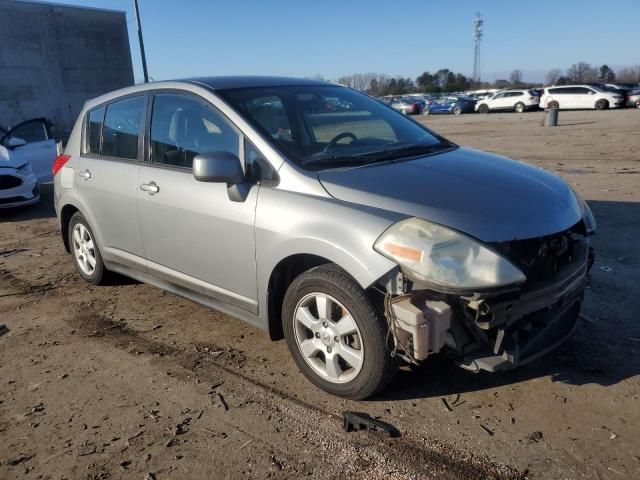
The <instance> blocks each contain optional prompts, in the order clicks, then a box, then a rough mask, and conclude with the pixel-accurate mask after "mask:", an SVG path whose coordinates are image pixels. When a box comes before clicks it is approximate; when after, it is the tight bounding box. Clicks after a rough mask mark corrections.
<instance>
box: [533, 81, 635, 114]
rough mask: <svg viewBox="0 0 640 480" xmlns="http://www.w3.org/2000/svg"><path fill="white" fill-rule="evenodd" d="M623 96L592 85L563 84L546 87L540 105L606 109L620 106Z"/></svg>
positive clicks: (562, 107) (563, 107)
mask: <svg viewBox="0 0 640 480" xmlns="http://www.w3.org/2000/svg"><path fill="white" fill-rule="evenodd" d="M623 103H624V97H623V96H622V95H621V94H619V93H615V92H605V91H604V90H601V89H599V88H598V87H594V86H592V85H563V86H559V87H546V88H545V89H544V91H543V93H542V97H541V98H540V106H541V107H543V108H560V109H563V110H566V109H572V108H574V109H578V108H595V109H597V110H606V109H607V108H617V107H621V106H622V105H623Z"/></svg>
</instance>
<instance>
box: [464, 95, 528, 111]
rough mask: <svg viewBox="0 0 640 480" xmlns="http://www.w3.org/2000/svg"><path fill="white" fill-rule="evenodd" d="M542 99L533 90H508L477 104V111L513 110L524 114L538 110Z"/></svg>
mask: <svg viewBox="0 0 640 480" xmlns="http://www.w3.org/2000/svg"><path fill="white" fill-rule="evenodd" d="M539 100H540V98H539V97H538V95H536V93H535V92H533V91H532V90H506V91H504V92H499V93H496V94H495V95H494V96H493V97H490V98H485V99H483V100H480V101H479V102H478V103H476V110H477V111H478V112H480V113H489V112H490V111H491V110H513V111H516V112H518V113H522V112H524V111H525V110H534V109H536V108H538V101H539Z"/></svg>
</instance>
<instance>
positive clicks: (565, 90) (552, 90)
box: [549, 88, 570, 95]
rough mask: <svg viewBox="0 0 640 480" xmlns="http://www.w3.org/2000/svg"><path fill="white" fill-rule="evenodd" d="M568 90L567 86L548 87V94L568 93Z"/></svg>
mask: <svg viewBox="0 0 640 480" xmlns="http://www.w3.org/2000/svg"><path fill="white" fill-rule="evenodd" d="M568 90H569V89H568V88H550V89H549V94H550V95H562V94H565V93H570V92H569V91H568Z"/></svg>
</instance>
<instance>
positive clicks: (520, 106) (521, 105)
mask: <svg viewBox="0 0 640 480" xmlns="http://www.w3.org/2000/svg"><path fill="white" fill-rule="evenodd" d="M513 109H514V110H515V111H516V112H517V113H524V111H525V110H526V109H527V107H525V106H524V103H522V102H518V103H516V104H515V105H514V107H513Z"/></svg>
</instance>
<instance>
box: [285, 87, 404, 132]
mask: <svg viewBox="0 0 640 480" xmlns="http://www.w3.org/2000/svg"><path fill="white" fill-rule="evenodd" d="M297 101H298V102H299V103H300V105H301V106H302V107H303V109H302V114H303V118H304V120H305V123H306V124H307V125H309V127H310V128H311V130H312V133H313V138H314V140H315V142H319V143H328V142H330V141H331V140H333V139H334V138H335V137H336V136H337V135H340V134H342V133H345V132H348V133H350V134H352V135H355V136H356V138H366V137H375V138H378V139H382V140H387V141H391V142H395V141H397V137H396V135H395V133H394V131H393V129H392V128H391V126H390V125H389V123H387V122H385V121H384V120H383V119H375V118H372V117H373V115H372V113H371V112H370V111H367V110H361V109H357V108H356V107H355V105H353V104H352V103H350V102H348V101H347V100H345V99H338V98H335V97H328V96H324V95H321V94H310V93H308V94H298V95H297ZM400 102H401V103H403V104H404V105H409V104H412V103H413V101H412V100H410V99H407V98H403V99H401V100H400Z"/></svg>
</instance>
